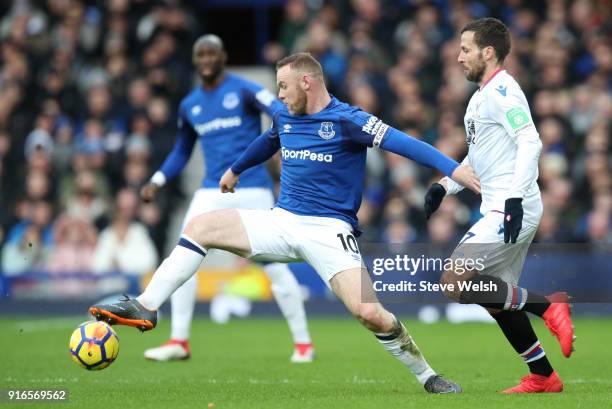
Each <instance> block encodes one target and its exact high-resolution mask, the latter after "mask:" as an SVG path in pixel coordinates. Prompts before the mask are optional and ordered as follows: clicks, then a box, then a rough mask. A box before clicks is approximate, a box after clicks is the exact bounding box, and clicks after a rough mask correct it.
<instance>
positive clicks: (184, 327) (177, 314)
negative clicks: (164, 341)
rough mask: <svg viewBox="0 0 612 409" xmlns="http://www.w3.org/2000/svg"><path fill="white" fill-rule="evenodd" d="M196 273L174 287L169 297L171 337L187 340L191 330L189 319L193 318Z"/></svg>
mask: <svg viewBox="0 0 612 409" xmlns="http://www.w3.org/2000/svg"><path fill="white" fill-rule="evenodd" d="M197 284H198V283H197V280H196V274H194V275H192V276H191V278H190V279H189V280H187V281H185V283H184V284H183V285H182V286H180V287H179V288H177V289H176V291H175V292H173V293H172V297H170V301H171V302H172V304H171V307H172V308H171V310H172V317H171V318H172V322H171V325H172V331H171V332H170V338H171V339H178V340H180V341H187V340H188V339H189V332H190V330H191V319H192V318H193V309H194V308H195V303H196V293H197Z"/></svg>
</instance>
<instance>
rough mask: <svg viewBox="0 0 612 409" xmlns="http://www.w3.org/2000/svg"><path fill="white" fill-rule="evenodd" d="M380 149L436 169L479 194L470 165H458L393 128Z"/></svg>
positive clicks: (388, 132)
mask: <svg viewBox="0 0 612 409" xmlns="http://www.w3.org/2000/svg"><path fill="white" fill-rule="evenodd" d="M375 142H376V141H375ZM380 147H381V149H385V150H388V151H390V152H393V153H397V154H398V155H402V156H404V157H406V158H408V159H412V160H414V161H416V162H418V163H420V164H422V165H425V166H429V167H432V168H435V169H438V170H439V171H440V172H442V173H444V174H445V175H446V176H449V177H450V178H451V179H452V180H454V181H455V182H457V183H459V184H461V185H463V186H465V187H467V188H468V189H470V190H473V191H474V192H476V193H480V181H479V180H478V177H477V176H476V174H475V173H474V170H473V169H472V167H471V166H470V165H468V164H462V165H459V164H458V163H457V162H455V161H454V160H453V159H451V158H449V157H448V156H446V155H444V154H443V153H442V152H440V151H439V150H437V149H436V148H434V147H433V146H431V145H429V144H427V143H425V142H422V141H419V140H418V139H415V138H413V137H411V136H410V135H408V134H405V133H403V132H401V131H398V130H397V129H395V128H391V127H389V129H388V130H387V131H386V133H385V135H384V137H383V138H382V140H381V141H380Z"/></svg>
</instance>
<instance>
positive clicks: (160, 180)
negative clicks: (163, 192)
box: [150, 170, 166, 187]
mask: <svg viewBox="0 0 612 409" xmlns="http://www.w3.org/2000/svg"><path fill="white" fill-rule="evenodd" d="M150 182H151V183H153V184H154V185H155V186H157V187H162V186H163V185H165V184H166V175H164V174H163V173H162V171H161V170H158V171H157V172H155V173H154V174H153V176H151V180H150Z"/></svg>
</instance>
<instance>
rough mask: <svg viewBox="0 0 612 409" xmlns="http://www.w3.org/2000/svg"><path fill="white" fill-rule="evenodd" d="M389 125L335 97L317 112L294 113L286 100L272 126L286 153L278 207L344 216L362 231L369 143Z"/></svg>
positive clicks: (312, 214) (272, 133)
mask: <svg viewBox="0 0 612 409" xmlns="http://www.w3.org/2000/svg"><path fill="white" fill-rule="evenodd" d="M388 128H389V127H388V126H387V125H386V124H384V123H383V122H382V121H380V120H379V119H378V118H376V117H375V116H373V115H371V114H368V113H367V112H364V111H362V110H361V109H359V108H357V107H353V106H350V105H348V104H346V103H343V102H340V101H339V100H338V99H336V98H334V97H332V99H331V102H330V103H329V105H328V106H327V107H326V108H325V109H323V110H322V111H320V112H317V113H316V114H313V115H301V116H293V115H291V114H290V113H289V112H288V111H287V109H286V107H285V106H284V105H283V108H282V109H281V110H279V111H278V112H276V113H275V114H274V116H273V122H272V128H271V129H270V130H269V131H268V135H269V136H270V137H272V138H278V139H279V140H278V144H279V146H280V151H281V158H282V172H281V189H280V196H279V198H278V203H277V206H278V207H280V208H283V209H285V210H288V211H290V212H292V213H296V214H300V215H308V216H322V217H333V218H338V219H341V220H344V221H346V222H348V223H350V224H351V226H352V227H353V230H354V231H355V232H358V223H357V210H358V209H359V206H360V205H361V195H362V190H363V184H364V177H365V164H366V154H367V148H368V146H372V144H373V141H374V143H376V140H377V139H378V141H380V140H381V139H382V138H383V137H384V136H385V133H386V132H387V130H388ZM245 174H246V172H245ZM241 178H242V175H241ZM241 183H242V181H241Z"/></svg>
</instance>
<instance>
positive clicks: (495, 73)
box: [478, 67, 506, 91]
mask: <svg viewBox="0 0 612 409" xmlns="http://www.w3.org/2000/svg"><path fill="white" fill-rule="evenodd" d="M502 71H506V69H505V68H504V67H499V68H498V69H496V70H495V71H493V74H491V76H490V77H489V79H487V81H486V82H485V83H484V84H482V86H481V87H480V88H478V91H482V90H483V89H484V87H486V86H487V84H488V83H489V82H491V80H492V79H493V78H495V76H497V74H499V73H500V72H502Z"/></svg>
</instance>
